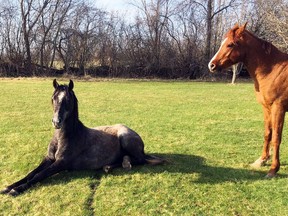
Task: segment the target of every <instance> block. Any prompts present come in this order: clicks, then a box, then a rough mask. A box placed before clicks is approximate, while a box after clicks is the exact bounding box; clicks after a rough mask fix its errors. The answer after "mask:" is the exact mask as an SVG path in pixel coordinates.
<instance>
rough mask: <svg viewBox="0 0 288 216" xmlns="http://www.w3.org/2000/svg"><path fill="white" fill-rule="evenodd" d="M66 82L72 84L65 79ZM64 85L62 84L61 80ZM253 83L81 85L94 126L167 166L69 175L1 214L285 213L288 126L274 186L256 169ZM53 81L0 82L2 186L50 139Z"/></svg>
mask: <svg viewBox="0 0 288 216" xmlns="http://www.w3.org/2000/svg"><path fill="white" fill-rule="evenodd" d="M66 82H67V80H66ZM60 83H62V82H61V81H60ZM253 89H254V87H253V84H251V83H243V84H237V85H234V86H232V85H228V84H225V83H201V82H180V81H179V82H178V81H177V82H164V81H163V82H158V81H135V80H134V81H133V80H132V81H128V80H127V81H124V80H114V81H113V80H112V81H94V82H84V81H77V80H76V81H75V93H76V96H77V97H78V101H79V112H80V119H81V120H82V122H83V123H84V124H85V125H86V126H89V127H93V126H98V125H109V124H114V123H123V124H126V125H128V126H130V127H131V128H133V129H134V130H136V131H137V132H138V133H139V134H140V135H141V136H142V138H143V139H144V142H145V150H146V152H147V153H149V154H156V155H158V156H161V157H164V158H166V159H167V160H168V161H169V163H168V164H166V165H161V166H148V165H145V166H139V167H134V168H133V170H132V171H129V172H126V171H123V170H121V169H117V170H114V171H113V172H112V173H111V174H104V173H103V172H102V171H82V172H63V173H60V174H58V175H55V176H53V177H50V178H48V179H47V180H45V181H43V182H41V183H39V184H37V185H36V186H35V187H33V188H31V189H30V190H28V191H27V192H26V193H24V194H22V195H20V196H18V197H16V198H14V197H10V196H7V195H0V199H1V202H0V215H17V216H18V215H31V216H32V215H33V216H35V215H73V216H74V215H97V216H98V215H113V216H114V215H133V216H134V215H149V216H150V215H213V216H214V215H237V216H238V215H243V216H244V215H245V216H246V215H288V196H287V192H288V183H287V181H288V145H287V143H288V138H287V134H288V133H287V130H286V129H287V124H288V121H286V122H287V123H286V124H285V127H284V133H283V134H284V136H283V144H282V146H281V159H282V160H281V162H282V163H281V164H282V166H281V169H280V171H279V175H278V177H277V178H274V179H271V180H268V179H265V178H264V176H265V174H266V172H268V169H269V166H266V167H263V168H261V169H260V170H253V169H251V168H250V167H249V164H250V163H251V162H253V161H254V160H255V159H257V158H258V157H259V156H260V153H261V150H262V140H263V137H262V135H263V117H262V109H261V107H260V105H258V104H257V102H256V99H255V95H254V92H253V91H254V90H253ZM52 91H53V87H52V79H46V80H44V79H20V80H17V79H13V80H10V79H2V80H0V92H1V93H0V101H1V103H0V122H1V123H0V134H1V136H0V170H1V172H0V186H1V187H2V188H4V187H5V186H6V185H8V184H10V183H12V182H14V181H15V180H18V179H19V178H21V177H24V175H25V174H27V172H28V171H30V170H32V169H33V168H34V167H35V166H36V165H37V164H38V163H39V162H40V161H41V159H42V158H43V156H44V155H45V153H46V150H47V145H48V143H49V141H50V139H51V137H52V134H53V128H52V125H51V117H52V108H51V104H50V103H51V102H50V100H51V95H52Z"/></svg>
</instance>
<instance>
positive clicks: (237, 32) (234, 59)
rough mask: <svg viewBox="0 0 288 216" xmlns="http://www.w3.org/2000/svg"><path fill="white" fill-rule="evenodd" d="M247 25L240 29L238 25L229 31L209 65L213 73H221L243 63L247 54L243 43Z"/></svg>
mask: <svg viewBox="0 0 288 216" xmlns="http://www.w3.org/2000/svg"><path fill="white" fill-rule="evenodd" d="M246 25H247V23H245V24H244V25H243V26H240V27H239V26H238V25H236V26H234V28H232V29H231V30H229V31H228V33H227V34H226V37H225V39H224V40H223V41H222V43H221V46H220V48H219V50H218V51H217V53H216V54H215V55H214V56H213V58H212V59H211V60H210V62H209V64H208V68H209V70H210V71H211V72H215V71H220V70H222V69H225V68H228V67H230V66H232V65H233V64H236V63H238V62H241V61H243V58H244V56H245V54H244V49H243V46H242V43H241V42H242V41H243V33H244V32H245V29H246Z"/></svg>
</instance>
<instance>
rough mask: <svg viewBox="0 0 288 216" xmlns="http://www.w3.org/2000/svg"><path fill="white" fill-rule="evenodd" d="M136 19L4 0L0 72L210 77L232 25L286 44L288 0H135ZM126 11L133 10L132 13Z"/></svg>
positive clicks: (76, 2) (69, 5) (89, 5)
mask: <svg viewBox="0 0 288 216" xmlns="http://www.w3.org/2000/svg"><path fill="white" fill-rule="evenodd" d="M129 4H130V5H132V6H133V7H135V9H136V10H137V11H138V13H137V14H135V16H134V17H132V18H131V19H129V20H128V19H125V17H123V14H119V13H117V12H109V11H106V10H105V9H101V8H100V7H98V5H97V1H96V2H94V1H92V0H91V1H88V0H65V1H63V0H15V1H6V0H1V6H0V27H1V28H0V75H1V76H56V75H62V74H72V75H76V76H96V77H132V78H140V77H147V78H149V77H158V78H166V79H176V78H183V79H197V78H205V77H207V76H209V73H208V70H207V63H208V61H209V60H210V58H211V56H212V55H213V54H214V53H215V52H216V51H217V49H218V47H219V45H220V43H221V41H222V39H223V36H224V34H225V32H226V31H227V29H229V28H231V27H232V26H233V25H234V24H235V23H242V24H243V23H244V22H246V21H247V22H248V26H249V29H250V30H251V31H252V32H254V33H255V34H256V35H258V36H259V37H261V38H264V39H266V40H268V41H270V42H272V43H273V44H274V45H276V46H277V47H279V48H280V49H281V50H283V51H287V49H288V46H287V44H288V28H287V25H288V24H287V23H288V22H287V17H288V9H287V8H288V7H287V6H288V1H287V0H273V1H265V0H131V1H130V2H129ZM127 13H129V11H127Z"/></svg>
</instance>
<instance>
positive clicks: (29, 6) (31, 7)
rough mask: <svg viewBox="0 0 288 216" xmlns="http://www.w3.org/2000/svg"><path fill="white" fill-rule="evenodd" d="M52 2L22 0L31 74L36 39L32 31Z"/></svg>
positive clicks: (27, 62) (27, 60)
mask: <svg viewBox="0 0 288 216" xmlns="http://www.w3.org/2000/svg"><path fill="white" fill-rule="evenodd" d="M50 1H51V0H43V1H41V0H39V1H37V2H36V1H35V0H20V9H21V18H22V31H23V38H24V43H25V50H26V62H25V67H26V69H27V70H28V71H29V72H30V71H33V75H35V73H34V70H32V57H31V43H32V40H33V39H34V37H33V35H32V30H33V28H34V27H35V25H36V24H37V22H38V20H39V18H40V16H41V15H42V13H43V11H44V9H45V8H46V7H47V5H48V4H49V3H50Z"/></svg>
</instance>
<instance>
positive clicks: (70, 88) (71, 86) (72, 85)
mask: <svg viewBox="0 0 288 216" xmlns="http://www.w3.org/2000/svg"><path fill="white" fill-rule="evenodd" d="M73 87H74V83H73V81H72V80H70V82H69V90H70V91H72V90H73Z"/></svg>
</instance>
